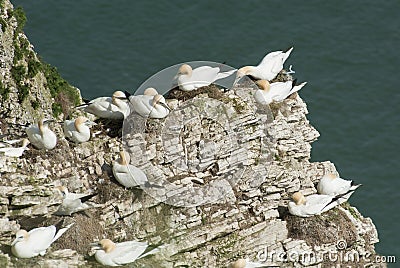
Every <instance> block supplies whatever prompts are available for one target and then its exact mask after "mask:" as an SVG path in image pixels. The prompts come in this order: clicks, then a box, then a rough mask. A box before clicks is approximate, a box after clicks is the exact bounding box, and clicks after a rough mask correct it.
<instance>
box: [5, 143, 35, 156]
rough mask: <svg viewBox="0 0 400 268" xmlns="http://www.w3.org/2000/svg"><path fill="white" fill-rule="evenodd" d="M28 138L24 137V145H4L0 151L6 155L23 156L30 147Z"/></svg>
mask: <svg viewBox="0 0 400 268" xmlns="http://www.w3.org/2000/svg"><path fill="white" fill-rule="evenodd" d="M29 143H30V142H29V140H28V139H23V140H22V146H21V147H2V148H0V152H1V153H4V155H5V156H10V157H21V156H22V154H23V153H24V152H25V151H26V150H29V149H28V144H29Z"/></svg>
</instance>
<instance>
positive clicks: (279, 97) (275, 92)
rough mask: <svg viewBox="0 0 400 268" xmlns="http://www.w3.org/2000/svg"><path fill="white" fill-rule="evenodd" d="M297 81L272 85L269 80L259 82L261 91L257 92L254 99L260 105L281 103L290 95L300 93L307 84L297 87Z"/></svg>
mask: <svg viewBox="0 0 400 268" xmlns="http://www.w3.org/2000/svg"><path fill="white" fill-rule="evenodd" d="M296 82H297V80H294V81H287V82H276V83H272V84H270V83H269V82H268V81H267V80H259V81H257V82H256V83H257V85H259V86H260V87H261V89H258V90H256V92H255V93H254V99H255V100H256V102H257V103H259V104H263V105H266V104H270V103H271V102H274V101H275V102H280V101H283V100H284V99H286V98H287V97H288V96H290V94H293V93H294V92H297V91H299V90H300V89H301V88H302V87H304V86H305V85H306V84H307V82H303V83H301V84H299V85H296Z"/></svg>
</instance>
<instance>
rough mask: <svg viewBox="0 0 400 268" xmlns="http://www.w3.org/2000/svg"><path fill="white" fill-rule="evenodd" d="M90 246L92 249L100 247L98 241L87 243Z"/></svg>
mask: <svg viewBox="0 0 400 268" xmlns="http://www.w3.org/2000/svg"><path fill="white" fill-rule="evenodd" d="M89 245H90V247H92V249H101V245H100V244H99V242H93V243H90V244H89Z"/></svg>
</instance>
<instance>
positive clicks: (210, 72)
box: [174, 64, 235, 91]
mask: <svg viewBox="0 0 400 268" xmlns="http://www.w3.org/2000/svg"><path fill="white" fill-rule="evenodd" d="M234 72H235V70H231V71H227V72H220V69H219V67H210V66H201V67H198V68H195V69H192V67H191V66H190V65H189V64H183V65H182V66H181V67H180V68H179V70H178V73H177V75H176V76H175V77H174V79H177V80H178V86H179V88H180V89H181V90H183V91H191V90H195V89H198V88H200V87H204V86H208V85H210V84H212V83H214V82H215V81H216V80H219V79H222V78H225V77H228V76H230V75H232V74H233V73H234Z"/></svg>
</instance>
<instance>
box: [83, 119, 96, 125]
mask: <svg viewBox="0 0 400 268" xmlns="http://www.w3.org/2000/svg"><path fill="white" fill-rule="evenodd" d="M85 125H87V126H88V127H91V126H96V125H97V124H96V123H95V122H93V121H90V120H88V121H86V122H85Z"/></svg>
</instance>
